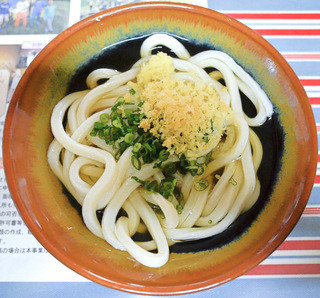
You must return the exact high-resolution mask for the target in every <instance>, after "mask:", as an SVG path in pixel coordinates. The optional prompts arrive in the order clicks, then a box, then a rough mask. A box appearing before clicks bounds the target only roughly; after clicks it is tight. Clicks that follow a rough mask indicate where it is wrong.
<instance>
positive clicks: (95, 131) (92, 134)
mask: <svg viewBox="0 0 320 298" xmlns="http://www.w3.org/2000/svg"><path fill="white" fill-rule="evenodd" d="M97 133H98V131H97V130H96V129H95V128H94V129H93V130H91V132H90V136H92V137H95V136H96V135H97Z"/></svg>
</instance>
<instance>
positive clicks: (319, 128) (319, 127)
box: [317, 125, 320, 158]
mask: <svg viewBox="0 0 320 298" xmlns="http://www.w3.org/2000/svg"><path fill="white" fill-rule="evenodd" d="M317 132H318V133H319V132H320V126H319V125H317ZM318 158H319V156H318Z"/></svg>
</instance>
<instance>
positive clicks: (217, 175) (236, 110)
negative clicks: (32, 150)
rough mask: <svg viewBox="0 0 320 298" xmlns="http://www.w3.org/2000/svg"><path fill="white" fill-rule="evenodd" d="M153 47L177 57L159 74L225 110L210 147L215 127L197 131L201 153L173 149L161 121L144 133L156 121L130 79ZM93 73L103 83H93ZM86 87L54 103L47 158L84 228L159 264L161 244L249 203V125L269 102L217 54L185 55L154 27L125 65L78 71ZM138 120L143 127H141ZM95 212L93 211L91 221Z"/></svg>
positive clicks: (217, 223)
mask: <svg viewBox="0 0 320 298" xmlns="http://www.w3.org/2000/svg"><path fill="white" fill-rule="evenodd" d="M158 45H162V46H165V47H167V48H169V49H170V50H171V52H172V53H174V54H175V55H176V56H177V57H178V58H170V59H171V60H172V64H173V70H174V72H173V74H172V77H170V78H169V81H170V80H171V81H174V82H175V84H176V85H179V84H180V83H179V82H182V83H181V84H180V85H181V86H184V85H186V86H187V84H189V85H190V84H191V85H190V86H198V85H197V84H200V85H201V84H202V85H201V86H202V87H201V86H200V87H199V88H200V89H199V90H200V91H201V92H202V91H203V90H207V89H204V88H209V87H210V88H211V89H210V90H211V91H210V92H211V93H212V92H214V94H215V96H216V98H218V100H217V101H216V102H217V104H218V105H219V107H218V110H219V109H222V110H223V109H224V111H225V112H224V113H225V114H223V115H227V116H226V117H227V118H226V119H222V122H221V123H222V124H221V131H222V133H221V132H220V135H219V139H218V144H214V145H212V144H213V141H212V139H213V137H211V134H212V135H213V134H214V133H215V131H217V130H216V129H215V128H212V126H211V132H210V133H211V134H210V133H208V132H206V133H204V134H203V138H202V139H203V140H205V141H204V143H203V144H204V146H203V148H204V149H203V150H202V151H201V150H200V149H199V148H200V147H201V146H200V145H199V146H198V145H197V144H196V146H195V147H194V148H197V150H195V151H192V149H190V148H189V149H186V150H189V151H186V152H185V154H184V153H183V151H181V150H183V149H181V148H187V147H186V146H188V144H186V143H187V142H186V141H185V142H184V143H183V146H184V147H181V148H180V149H181V150H180V151H178V149H177V148H176V147H174V145H173V143H168V142H166V141H167V140H164V139H163V135H164V133H162V132H159V131H160V130H161V125H160V128H157V129H158V136H156V135H157V134H156V133H154V134H152V133H150V131H152V130H151V128H152V127H156V124H155V122H154V121H153V122H152V120H151V123H150V119H152V118H150V117H151V116H150V117H149V116H146V115H148V114H147V112H146V111H147V109H146V108H144V107H146V106H147V104H145V102H144V101H143V100H141V98H140V101H139V96H142V94H143V92H145V91H144V90H139V88H140V87H139V86H138V85H137V84H138V83H137V82H138V81H139V73H140V72H141V70H142V69H143V67H146V65H147V64H148V62H149V61H151V58H152V57H154V56H157V55H152V50H153V49H154V48H155V47H156V46H158ZM205 69H211V70H212V69H213V71H211V72H207V71H206V70H205ZM160 75H161V74H160ZM102 79H103V81H104V82H103V83H101V84H98V83H99V82H101V80H102ZM87 86H88V90H85V91H79V92H74V93H71V94H69V95H67V96H65V97H64V98H63V99H61V101H59V102H58V103H57V105H56V106H55V108H54V110H53V113H52V117H51V129H52V133H53V135H54V140H53V141H52V143H51V144H50V147H49V150H48V161H49V164H50V167H51V169H52V171H53V172H54V173H55V175H56V176H57V177H58V178H59V179H60V180H61V181H62V183H63V184H64V185H65V187H66V188H67V189H68V191H69V192H70V193H71V194H72V196H73V197H74V198H75V199H76V200H77V201H78V203H79V204H81V205H82V216H83V220H84V223H85V225H86V226H87V227H88V229H89V230H90V231H91V232H92V233H93V234H95V235H96V236H98V237H100V238H103V239H105V240H106V241H107V242H108V243H109V244H110V245H111V246H113V247H114V248H116V249H119V250H124V251H127V252H128V253H129V254H130V255H131V256H133V257H134V258H135V259H136V260H137V261H139V262H140V263H141V264H143V265H145V266H149V267H160V266H163V265H164V264H165V263H166V262H167V261H168V259H169V246H170V245H173V244H174V243H176V242H180V241H188V240H189V241H190V240H196V239H202V238H207V237H211V236H213V235H216V234H219V233H221V232H223V231H224V230H225V229H227V228H228V227H229V226H230V224H231V223H233V222H234V221H235V219H236V218H237V217H238V216H239V215H240V214H241V213H243V212H245V211H247V210H249V209H250V208H251V207H252V206H253V204H254V203H255V202H256V200H257V198H258V196H259V193H260V183H259V180H258V178H257V170H258V168H259V165H260V162H261V159H262V145H261V142H260V140H259V138H258V137H257V135H256V134H255V133H254V132H253V130H252V129H251V128H250V126H260V125H262V124H263V123H264V122H265V121H266V120H267V119H268V118H269V117H271V115H272V113H273V108H272V104H271V103H270V101H269V99H268V97H267V96H266V94H265V93H264V91H263V90H262V89H261V88H260V86H259V85H258V84H257V82H255V81H254V80H253V79H252V77H251V76H250V75H249V74H248V73H246V72H245V71H244V70H243V68H242V67H241V66H239V65H238V64H237V63H236V62H235V61H234V60H233V59H232V58H231V57H230V56H228V55H227V54H226V53H223V52H220V51H216V50H208V51H203V52H201V53H199V54H196V55H194V56H192V57H191V56H190V54H189V53H188V51H187V50H186V48H185V47H184V46H183V45H182V44H181V43H180V42H179V41H178V40H177V39H175V38H173V37H171V36H169V35H166V34H154V35H151V36H150V37H148V38H147V39H146V40H145V41H144V42H143V44H142V46H141V59H140V60H139V61H137V62H136V63H135V64H134V65H133V66H132V68H131V69H129V70H128V71H125V72H123V73H120V72H118V71H117V70H113V69H97V70H94V71H93V72H92V73H90V75H89V76H88V78H87ZM203 86H205V87H203ZM206 86H209V87H206ZM134 87H135V88H136V90H135V89H134ZM201 88H202V89H201ZM140 89H141V88H140ZM212 90H213V91H212ZM200 91H199V92H200ZM240 91H241V92H243V93H244V94H245V95H246V96H247V97H248V98H249V100H250V101H251V102H252V104H253V105H254V106H255V108H256V111H257V113H256V115H255V117H251V118H250V117H248V116H247V115H246V114H245V113H244V111H243V109H242V102H241V98H240ZM161 92H162V91H161ZM161 92H160V93H161ZM201 92H200V93H201ZM212 94H213V93H212ZM175 96H179V95H175ZM184 96H186V95H184ZM128 98H129V101H128V100H127V101H126V100H123V99H128ZM191 100H193V99H191ZM203 102H204V103H207V102H208V100H205V101H203ZM157 104H158V103H157V102H155V103H153V106H152V107H153V108H154V107H155V106H156V105H157ZM190 104H191V106H192V102H191V103H190ZM221 107H223V108H221ZM182 108H184V107H182ZM168 109H169V107H168ZM163 111H164V113H165V112H166V107H165V109H164V110H163ZM153 112H154V111H153ZM139 113H140V114H139ZM190 113H191V114H190V115H193V114H192V113H195V112H194V111H193V110H192V111H191V112H190ZM203 113H206V111H203ZM121 115H122V116H121ZM123 115H127V116H123ZM141 115H142V116H141ZM150 115H151V112H150ZM221 115H222V114H221ZM139 116H141V117H140V118H139V119H138V122H135V125H136V126H135V129H134V130H132V129H130V125H128V123H129V122H130V121H131V120H132V121H135V120H137V118H134V117H139ZM65 117H66V119H67V123H66V125H64V118H65ZM112 117H120V118H112ZM121 117H124V118H121ZM126 117H127V118H126ZM130 117H131V118H130ZM148 117H149V118H148ZM159 117H160V116H159ZM161 117H162V118H163V117H164V116H161ZM161 117H160V118H161ZM180 117H181V119H184V118H183V117H184V116H180ZM214 117H216V116H214ZM217 117H218V116H217ZM160 118H159V119H160ZM162 118H161V121H164V120H163V119H162ZM114 119H115V120H114ZM130 119H131V120H130ZM143 119H145V120H143ZM217 119H218V118H217ZM139 121H140V122H139ZM143 121H144V122H146V124H147V125H146V127H144V128H143V129H142V128H141V126H142V122H143ZM148 121H149V122H148ZM181 121H182V120H181ZM215 121H216V120H215ZM178 122H179V121H178ZM212 122H213V121H212ZM159 123H160V122H159ZM161 123H162V122H161ZM194 123H195V124H196V123H197V119H196V121H195V122H194ZM169 124H170V122H169ZM122 125H123V126H122ZM139 125H140V127H139ZM148 125H149V126H148ZM150 125H151V126H150ZM176 125H179V123H176ZM204 125H206V124H204ZM172 127H174V126H172ZM208 127H209V126H208ZM117 129H118V130H117ZM121 129H122V130H123V129H126V130H127V132H126V135H125V136H122V137H121V136H120V137H119V138H118V139H117V140H115V139H114V140H113V141H110V136H112V137H113V138H115V137H114V134H113V133H114V132H115V131H119V133H121V131H120V130H121ZM199 130H200V128H199ZM110 131H111V132H110ZM153 131H154V132H156V131H155V130H153ZM108 132H109V133H110V134H109V135H107V133H108ZM139 133H140V135H139ZM146 134H147V135H148V137H150V138H151V139H150V140H151V141H152V143H151V141H148V142H149V143H148V144H155V145H154V146H155V147H154V148H151V149H150V148H149V147H150V146H149V145H146V144H147V143H143V142H142V141H141V140H142V139H143V138H144V136H145V135H146ZM196 134H197V132H196ZM180 136H182V133H181V134H180ZM178 137H179V136H178ZM174 139H175V140H176V139H177V137H175V138H174ZM108 140H109V141H108ZM191 141H192V140H191ZM137 143H138V144H137ZM141 144H142V146H144V147H143V150H141ZM163 144H169V145H168V146H167V147H166V146H164V145H163ZM121 146H122V147H121ZM148 146H149V147H148ZM156 146H162V147H161V148H160V147H159V148H160V149H161V152H160V155H159V156H158V157H159V158H153V159H152V158H151V159H149V160H148V159H147V158H146V157H145V156H146V152H148V150H149V149H150V152H151V150H156V149H157V147H156ZM190 146H191V145H190ZM210 146H211V147H210ZM119 148H120V149H119ZM121 148H122V149H121ZM148 148H149V149H148ZM160 149H159V150H160ZM139 150H140V151H139ZM175 150H176V151H175ZM190 150H191V151H190ZM137 152H138V153H137ZM188 152H189V153H188ZM139 154H140V155H139ZM143 154H145V155H143ZM150 154H151V153H150ZM150 156H151V155H150ZM182 165H184V167H183V166H182ZM168 168H169V169H171V170H172V168H173V169H174V170H173V171H171V172H170V171H169V174H168V171H167V170H168ZM97 210H103V217H102V221H101V222H100V221H99V220H98V217H97ZM136 233H149V235H150V236H151V238H150V240H148V241H136V240H134V238H133V236H134V235H135V234H136Z"/></svg>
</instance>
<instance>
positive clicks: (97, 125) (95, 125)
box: [93, 122, 104, 129]
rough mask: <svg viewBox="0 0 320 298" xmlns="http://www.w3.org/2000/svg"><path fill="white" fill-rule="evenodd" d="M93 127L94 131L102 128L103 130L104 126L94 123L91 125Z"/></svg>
mask: <svg viewBox="0 0 320 298" xmlns="http://www.w3.org/2000/svg"><path fill="white" fill-rule="evenodd" d="M93 127H94V128H95V129H102V128H104V124H103V123H101V122H95V123H94V125H93Z"/></svg>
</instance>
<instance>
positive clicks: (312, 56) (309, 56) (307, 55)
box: [282, 53, 320, 60]
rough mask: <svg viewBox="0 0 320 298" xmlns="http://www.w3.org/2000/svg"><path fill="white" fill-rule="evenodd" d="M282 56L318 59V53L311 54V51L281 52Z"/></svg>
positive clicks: (319, 55)
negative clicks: (301, 52)
mask: <svg viewBox="0 0 320 298" xmlns="http://www.w3.org/2000/svg"><path fill="white" fill-rule="evenodd" d="M282 56H283V57H284V58H286V59H304V60H313V59H320V54H313V53H305V54H299V53H283V54H282Z"/></svg>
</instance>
